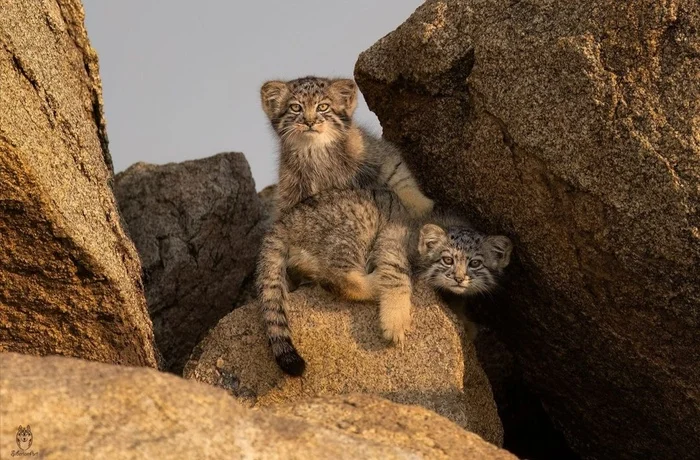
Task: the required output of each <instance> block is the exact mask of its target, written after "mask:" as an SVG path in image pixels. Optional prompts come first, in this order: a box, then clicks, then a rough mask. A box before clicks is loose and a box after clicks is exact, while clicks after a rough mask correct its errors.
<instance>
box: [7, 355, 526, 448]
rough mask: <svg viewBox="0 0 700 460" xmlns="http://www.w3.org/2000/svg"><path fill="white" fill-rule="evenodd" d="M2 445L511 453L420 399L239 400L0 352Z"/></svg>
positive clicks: (85, 365) (186, 384)
mask: <svg viewBox="0 0 700 460" xmlns="http://www.w3.org/2000/svg"><path fill="white" fill-rule="evenodd" d="M0 368H1V369H3V372H2V374H1V375H0V400H2V404H1V405H0V421H1V423H0V452H3V454H5V453H7V454H8V456H9V453H10V452H13V451H16V450H17V447H16V444H15V434H16V432H17V427H18V426H19V425H22V426H26V425H27V424H30V425H31V430H32V434H33V435H34V442H33V444H32V446H31V448H30V450H31V451H34V452H36V453H37V454H39V455H41V456H42V458H43V457H47V458H293V459H306V458H388V459H393V458H396V459H404V458H438V459H439V458H445V459H448V458H472V459H503V460H507V459H515V457H513V456H512V455H511V454H509V453H508V452H506V451H503V450H500V449H498V448H497V447H495V446H493V445H490V444H488V443H486V442H484V441H483V440H482V439H481V438H479V437H478V436H476V435H475V434H473V433H469V432H466V431H464V430H462V429H461V428H459V427H458V426H457V425H455V424H454V423H452V422H450V421H449V420H446V419H444V418H443V417H440V416H438V415H436V414H434V413H431V412H430V411H427V410H425V409H423V408H419V407H409V406H401V405H398V404H394V403H390V402H388V401H384V400H381V399H379V398H373V397H368V396H357V395H355V396H352V395H350V396H345V397H332V398H322V399H316V400H311V401H303V402H298V403H295V404H291V405H285V406H281V407H277V408H275V410H274V412H270V411H258V410H250V409H247V408H244V407H243V406H242V405H241V404H239V403H238V402H236V401H235V400H234V399H233V398H231V397H230V396H229V395H227V394H226V393H225V392H224V391H222V390H220V389H217V388H212V387H210V386H208V385H202V384H198V383H195V382H191V381H186V380H183V379H181V378H178V377H175V376H173V375H170V374H165V373H160V372H157V371H154V370H151V369H144V368H128V367H121V366H109V365H104V364H98V363H90V362H87V361H81V360H75V359H68V358H60V357H46V358H35V357H30V356H23V355H19V354H14V353H5V354H0Z"/></svg>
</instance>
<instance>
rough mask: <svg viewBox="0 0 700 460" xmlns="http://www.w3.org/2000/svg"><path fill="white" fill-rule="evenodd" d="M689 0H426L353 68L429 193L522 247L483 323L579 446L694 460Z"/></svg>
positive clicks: (698, 73)
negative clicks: (504, 292)
mask: <svg viewBox="0 0 700 460" xmlns="http://www.w3.org/2000/svg"><path fill="white" fill-rule="evenodd" d="M699 28H700V3H698V2H697V1H693V0H681V1H672V2H648V1H642V0H636V1H629V2H616V1H608V0H594V1H590V2H570V1H563V0H560V1H544V0H535V1H529V2H501V1H495V0H429V1H427V2H426V3H424V4H423V5H422V6H421V7H419V8H418V10H417V11H416V12H415V13H414V14H413V15H412V16H411V18H409V19H408V20H407V22H406V23H404V24H403V25H402V26H400V27H399V28H398V29H397V30H396V31H395V32H393V33H391V34H389V35H387V36H386V37H384V38H382V39H381V40H379V41H378V42H377V43H376V44H375V45H374V46H372V47H371V48H370V49H369V50H367V51H366V52H364V53H363V54H362V55H361V56H360V58H359V60H358V62H357V65H356V68H355V76H356V78H357V80H358V83H359V86H360V88H361V89H362V91H363V93H364V95H365V98H366V100H367V102H368V104H369V106H370V108H371V109H372V110H374V111H375V113H377V115H378V117H379V119H380V120H381V122H382V125H383V127H384V135H385V136H386V137H387V138H388V139H390V140H392V141H394V142H396V143H397V144H399V145H400V146H402V147H403V148H404V150H405V151H406V156H407V159H408V162H409V163H410V165H411V167H412V169H413V170H414V171H415V172H416V173H417V175H418V177H419V179H420V181H421V182H422V183H423V184H424V186H425V188H426V191H427V193H428V194H429V195H431V196H432V197H433V198H436V199H437V200H438V202H440V203H441V204H443V205H445V206H447V207H449V208H451V209H452V210H454V211H460V212H464V213H465V214H467V215H469V216H471V217H472V218H473V219H474V221H475V224H477V225H480V226H481V227H483V228H484V229H485V230H488V231H499V232H505V233H507V234H509V235H510V236H512V237H513V239H514V240H515V247H516V253H517V258H516V259H517V260H516V263H515V265H514V267H513V268H514V271H513V274H514V277H513V278H514V279H513V284H512V286H511V287H510V291H509V292H510V296H509V300H508V302H507V303H506V304H505V305H501V306H500V308H497V309H496V310H495V311H494V312H492V313H493V314H492V315H491V316H490V317H491V319H490V325H491V326H492V327H494V328H495V329H497V330H498V331H499V333H500V336H501V337H503V338H504V340H506V341H507V343H508V344H509V346H510V349H511V351H513V352H514V353H515V356H516V358H517V359H518V361H519V362H520V364H521V365H522V368H523V370H524V372H525V377H526V379H527V380H528V381H529V382H530V383H531V384H532V385H533V386H534V388H535V390H536V392H537V393H538V394H540V395H542V398H543V402H544V404H545V407H546V408H547V410H548V412H549V413H550V415H551V416H552V417H553V418H554V420H555V421H556V423H557V424H558V426H559V427H561V428H562V429H563V430H564V432H565V434H566V436H567V438H568V439H569V441H570V442H571V444H572V445H573V446H574V448H575V449H576V450H577V451H578V452H580V453H582V454H584V455H585V456H586V457H589V458H698V457H700V452H699V449H700V447H699V445H698V443H697V440H698V439H700V393H699V392H698V388H700V366H698V365H697V364H698V361H697V357H698V350H699V339H698V333H697V331H698V326H699V325H700V308H698V305H700V270H698V267H700V230H699V229H698V225H699V224H700V216H699V214H698V206H699V205H700V199H699V194H700V187H699V184H700V138H699V137H698V133H699V132H700V131H699V129H700V125H699V124H698V123H699V120H700V119H699V118H698V113H700V61H699V59H700V34H698V29H699Z"/></svg>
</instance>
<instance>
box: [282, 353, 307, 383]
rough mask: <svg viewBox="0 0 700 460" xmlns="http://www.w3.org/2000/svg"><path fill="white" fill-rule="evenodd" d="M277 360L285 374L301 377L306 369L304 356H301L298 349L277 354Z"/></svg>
mask: <svg viewBox="0 0 700 460" xmlns="http://www.w3.org/2000/svg"><path fill="white" fill-rule="evenodd" d="M275 361H277V365H278V366H279V367H280V369H282V371H283V372H284V373H285V374H288V375H291V376H292V377H300V376H301V374H303V373H304V370H305V369H306V362H305V361H304V358H302V357H301V356H299V353H297V351H296V350H292V351H285V352H284V353H282V354H281V355H279V356H276V357H275Z"/></svg>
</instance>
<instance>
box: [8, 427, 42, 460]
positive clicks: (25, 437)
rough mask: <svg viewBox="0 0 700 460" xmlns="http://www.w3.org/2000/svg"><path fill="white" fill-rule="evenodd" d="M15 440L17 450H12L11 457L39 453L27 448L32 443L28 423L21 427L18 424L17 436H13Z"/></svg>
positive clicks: (30, 455)
mask: <svg viewBox="0 0 700 460" xmlns="http://www.w3.org/2000/svg"><path fill="white" fill-rule="evenodd" d="M15 441H16V442H17V447H19V450H13V451H12V456H13V457H17V456H19V457H35V456H37V455H39V453H38V452H34V451H33V450H32V451H30V450H29V448H30V447H32V444H33V443H34V435H33V434H32V429H31V427H30V426H29V425H27V426H26V427H23V426H22V425H20V426H19V428H18V429H17V436H15Z"/></svg>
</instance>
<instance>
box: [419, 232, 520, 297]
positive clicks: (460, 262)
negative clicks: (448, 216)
mask: <svg viewBox="0 0 700 460" xmlns="http://www.w3.org/2000/svg"><path fill="white" fill-rule="evenodd" d="M512 249H513V244H512V243H511V241H510V239H508V237H506V236H500V235H498V236H496V235H491V236H488V235H484V234H483V233H481V232H479V231H477V230H475V229H473V228H472V227H470V226H469V225H466V224H464V223H460V222H454V221H452V222H449V223H443V224H442V225H435V224H426V225H424V226H423V228H421V230H420V237H419V240H418V254H419V255H418V262H417V264H416V265H417V266H418V267H419V270H420V272H421V276H422V277H423V278H424V279H425V280H427V282H428V283H429V284H430V285H431V286H432V287H433V288H434V289H436V290H438V291H445V292H450V293H453V294H457V295H460V296H468V295H472V294H480V293H481V294H486V293H489V292H491V291H493V290H494V289H495V288H496V287H497V286H498V281H499V278H500V277H501V275H502V274H503V270H504V269H505V268H506V267H507V266H508V264H509V263H510V254H511V251H512Z"/></svg>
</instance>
